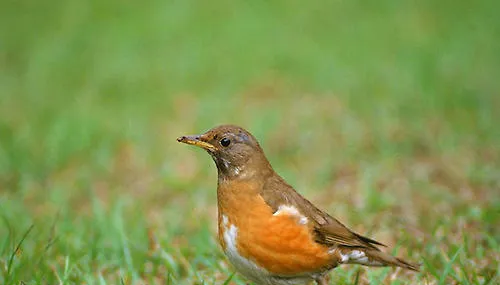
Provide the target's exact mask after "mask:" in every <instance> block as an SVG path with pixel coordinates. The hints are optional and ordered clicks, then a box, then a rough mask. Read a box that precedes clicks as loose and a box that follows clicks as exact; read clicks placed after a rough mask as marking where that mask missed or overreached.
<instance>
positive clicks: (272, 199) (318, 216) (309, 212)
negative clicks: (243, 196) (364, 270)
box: [261, 174, 385, 250]
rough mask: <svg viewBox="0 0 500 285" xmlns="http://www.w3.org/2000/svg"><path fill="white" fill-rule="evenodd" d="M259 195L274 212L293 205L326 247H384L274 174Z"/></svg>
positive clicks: (318, 240)
mask: <svg viewBox="0 0 500 285" xmlns="http://www.w3.org/2000/svg"><path fill="white" fill-rule="evenodd" d="M261 195H262V197H263V198H264V200H265V201H266V202H267V203H268V204H269V206H271V208H272V209H273V210H274V211H277V210H278V207H279V206H280V205H283V204H287V205H293V206H294V207H296V208H297V209H299V211H300V212H301V213H302V214H303V215H305V216H307V217H308V218H309V219H310V220H312V221H313V222H314V232H315V234H316V241H317V242H319V243H322V244H325V245H328V246H336V245H342V246H349V247H364V248H371V249H376V250H379V249H378V248H377V247H376V246H375V245H380V246H385V245H383V244H381V243H379V242H377V241H375V240H372V239H369V238H367V237H364V236H361V235H359V234H357V233H355V232H353V231H351V230H349V229H348V228H347V227H346V226H344V225H343V224H342V223H341V222H339V221H338V220H337V219H335V218H333V217H332V216H330V215H328V214H327V213H325V212H323V211H321V210H320V209H318V208H317V207H316V206H314V205H313V204H312V203H311V202H309V201H308V200H307V199H305V198H304V197H302V196H301V195H300V194H299V193H297V192H296V191H295V190H294V189H293V187H292V186H290V185H288V184H287V183H286V182H285V181H284V180H283V178H281V177H280V176H278V175H277V174H274V175H273V176H271V177H269V178H268V179H267V180H266V183H265V184H264V186H263V189H262V191H261Z"/></svg>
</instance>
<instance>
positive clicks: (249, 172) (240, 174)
mask: <svg viewBox="0 0 500 285" xmlns="http://www.w3.org/2000/svg"><path fill="white" fill-rule="evenodd" d="M177 141H178V142H182V143H186V144H191V145H195V146H198V147H201V148H203V149H205V150H206V151H207V152H208V153H209V154H210V155H211V156H212V158H213V160H214V161H215V164H216V165H217V169H218V174H219V179H227V178H240V179H244V178H250V177H253V176H254V175H259V174H263V172H265V171H268V170H269V169H270V165H269V162H268V160H267V159H266V157H265V155H264V152H263V151H262V148H261V147H260V145H259V143H258V142H257V140H256V139H255V137H254V136H253V135H252V134H250V133H249V132H248V131H247V130H245V129H243V128H241V127H238V126H233V125H222V126H218V127H215V128H213V129H211V130H209V131H207V132H206V133H204V134H202V135H192V136H182V137H179V138H177Z"/></svg>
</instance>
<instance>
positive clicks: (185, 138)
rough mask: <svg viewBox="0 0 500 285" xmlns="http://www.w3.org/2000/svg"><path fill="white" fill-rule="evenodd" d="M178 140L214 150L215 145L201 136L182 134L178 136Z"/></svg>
mask: <svg viewBox="0 0 500 285" xmlns="http://www.w3.org/2000/svg"><path fill="white" fill-rule="evenodd" d="M177 141H178V142H181V143H185V144H191V145H195V146H199V147H201V148H203V149H205V150H209V151H214V150H215V146H213V145H212V144H209V143H207V142H206V141H203V140H202V138H201V136H182V137H178V138H177Z"/></svg>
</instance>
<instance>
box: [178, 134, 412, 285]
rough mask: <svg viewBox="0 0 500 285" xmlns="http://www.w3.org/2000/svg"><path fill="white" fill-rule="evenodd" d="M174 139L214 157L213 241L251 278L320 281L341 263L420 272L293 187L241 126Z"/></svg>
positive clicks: (278, 283)
mask: <svg viewBox="0 0 500 285" xmlns="http://www.w3.org/2000/svg"><path fill="white" fill-rule="evenodd" d="M177 141H178V142H181V143H185V144H188V145H194V146H197V147H200V148H202V149H204V150H205V151H206V152H208V154H210V156H211V157H212V159H213V160H214V162H215V165H216V167H217V173H218V175H217V176H218V182H217V209H218V215H217V219H218V223H217V227H218V241H219V243H220V245H221V247H222V250H223V251H224V253H225V255H226V256H227V258H228V260H229V261H230V263H231V264H232V265H233V267H234V268H235V269H236V271H237V272H239V273H240V274H242V275H243V276H245V277H246V278H247V279H248V280H250V281H251V282H254V283H256V284H262V285H299V284H300V285H301V284H310V283H313V282H315V283H316V284H318V285H326V284H328V282H329V272H330V271H331V270H332V269H334V268H335V267H337V266H339V265H341V264H361V265H366V266H393V267H401V268H404V269H408V270H412V271H419V268H418V265H416V264H413V263H410V262H407V261H405V260H403V259H401V258H398V257H394V256H392V255H390V254H388V253H384V252H383V251H381V250H380V249H379V247H381V246H385V245H383V244H382V243H380V242H378V241H375V240H373V239H370V238H368V237H364V236H362V235H360V234H358V233H356V232H354V231H352V230H350V229H349V228H347V227H346V226H345V225H344V224H342V223H341V222H340V221H338V220H337V219H335V218H334V217H332V216H330V215H329V214H328V213H326V212H324V211H322V210H320V209H319V208H318V207H316V206H315V205H314V204H313V203H311V202H310V201H309V200H307V199H306V198H304V197H303V196H302V195H301V194H299V193H298V192H297V191H296V190H295V189H294V188H293V187H292V186H290V185H289V184H288V183H287V182H286V181H285V180H284V179H283V178H282V177H281V176H279V175H278V174H277V173H276V172H275V171H274V169H273V168H272V166H271V164H270V162H269V160H268V159H267V158H266V156H265V154H264V151H263V150H262V148H261V146H260V144H259V142H258V141H257V140H256V138H255V137H254V136H253V135H252V134H251V133H250V132H248V131H247V130H245V129H243V128H242V127H239V126H236V125H220V126H216V127H214V128H212V129H210V130H208V131H207V132H205V133H203V134H201V135H187V136H181V137H178V138H177Z"/></svg>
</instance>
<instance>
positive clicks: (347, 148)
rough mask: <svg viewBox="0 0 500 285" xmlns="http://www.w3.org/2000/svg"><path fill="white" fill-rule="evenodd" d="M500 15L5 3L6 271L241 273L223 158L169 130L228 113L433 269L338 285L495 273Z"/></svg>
mask: <svg viewBox="0 0 500 285" xmlns="http://www.w3.org/2000/svg"><path fill="white" fill-rule="evenodd" d="M499 6H500V5H499V4H498V3H497V2H496V1H487V0H482V1H476V2H474V3H472V2H467V1H417V2H415V1H391V0H384V1H377V2H361V1H308V2H305V1H294V0H292V1H272V2H271V1H251V2H250V1H248V2H239V1H211V2H209V1H76V0H68V1H58V0H47V1H29V0H28V1H12V0H6V1H2V2H1V3H0V96H1V97H0V213H1V216H2V221H1V222H0V224H1V225H0V283H2V284H22V283H20V282H24V283H25V284H55V283H61V284H82V283H86V284H117V283H120V282H121V283H122V284H223V283H224V282H226V284H245V283H244V279H243V278H242V277H240V276H238V275H237V274H236V275H234V276H233V275H232V272H233V270H232V268H231V267H230V266H229V265H228V264H227V262H226V260H225V258H224V256H223V255H222V254H221V251H220V249H219V248H218V246H217V244H216V242H215V238H214V236H215V215H216V208H215V187H216V170H215V166H214V165H213V162H212V161H211V159H210V158H209V156H207V155H206V154H205V153H203V152H202V151H200V150H197V149H194V148H190V147H187V146H185V145H180V144H178V143H177V142H176V141H175V138H176V137H177V136H180V135H185V134H193V133H201V132H204V131H206V130H207V129H209V128H211V127H213V126H215V125H218V124H221V123H232V124H238V125H242V126H243V127H245V128H247V129H249V130H250V131H251V132H252V133H253V134H254V135H255V136H256V137H257V138H258V139H259V140H260V141H261V144H262V146H263V148H264V150H265V151H266V153H267V155H268V157H269V159H270V161H271V163H272V164H273V166H274V167H275V169H276V170H277V171H278V172H279V173H280V174H281V175H282V176H284V178H285V179H287V180H288V181H289V182H290V183H291V184H292V185H294V186H295V187H296V188H297V189H298V190H299V192H301V193H302V194H304V195H305V196H306V197H308V198H310V199H311V200H312V201H313V202H316V203H317V204H318V205H320V206H321V207H322V208H323V209H325V210H327V211H328V212H330V213H331V214H333V215H335V216H337V217H338V218H339V219H340V220H341V221H343V222H345V223H346V224H347V225H349V226H351V227H352V228H353V229H355V230H357V231H359V232H361V233H365V234H367V235H369V236H370V237H373V238H376V239H378V240H380V241H381V242H384V243H386V244H388V245H390V248H389V250H392V249H393V248H394V251H393V253H396V251H397V253H398V255H400V256H404V257H406V258H408V259H409V260H413V261H416V262H421V263H422V264H423V267H422V272H421V273H418V274H415V273H408V272H403V271H399V270H394V269H390V268H385V269H369V270H366V269H365V268H362V267H358V266H346V267H342V268H339V269H336V270H335V271H334V273H333V274H332V282H335V284H368V283H370V284H417V283H419V284H423V283H426V284H488V283H490V284H495V283H496V282H499V278H500V277H499V273H498V271H499V269H500V265H499V261H500V254H499V252H500V228H499V224H500V194H499V193H500V127H499V126H498V125H499V122H500V94H499V90H500V82H499V78H500V18H499V17H498V11H499V8H500V7H499ZM31 226H33V227H31Z"/></svg>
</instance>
